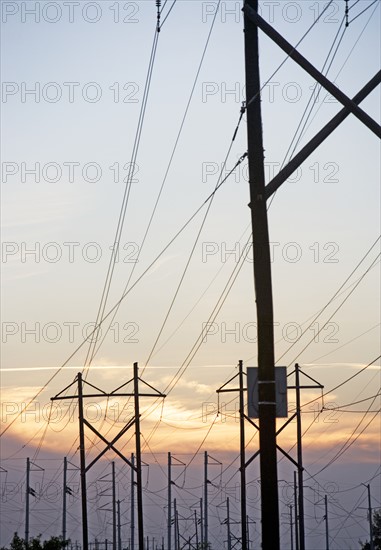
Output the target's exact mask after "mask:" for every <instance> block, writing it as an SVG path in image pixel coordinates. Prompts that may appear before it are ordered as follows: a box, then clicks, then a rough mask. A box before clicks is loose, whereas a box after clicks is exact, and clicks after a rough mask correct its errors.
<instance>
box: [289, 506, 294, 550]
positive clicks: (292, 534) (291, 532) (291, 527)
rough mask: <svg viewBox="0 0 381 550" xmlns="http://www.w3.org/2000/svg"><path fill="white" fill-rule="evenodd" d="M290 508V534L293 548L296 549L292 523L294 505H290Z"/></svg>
mask: <svg viewBox="0 0 381 550" xmlns="http://www.w3.org/2000/svg"><path fill="white" fill-rule="evenodd" d="M289 508H290V535H291V550H294V530H293V525H292V505H291V504H290V505H289Z"/></svg>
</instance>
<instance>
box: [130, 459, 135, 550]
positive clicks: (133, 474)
mask: <svg viewBox="0 0 381 550" xmlns="http://www.w3.org/2000/svg"><path fill="white" fill-rule="evenodd" d="M131 464H132V465H133V468H131V549H132V550H134V548H135V456H134V453H131Z"/></svg>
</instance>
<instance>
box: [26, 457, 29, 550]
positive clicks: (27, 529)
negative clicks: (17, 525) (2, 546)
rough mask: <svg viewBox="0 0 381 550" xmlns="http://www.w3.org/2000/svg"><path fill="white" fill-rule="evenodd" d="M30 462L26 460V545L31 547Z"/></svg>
mask: <svg viewBox="0 0 381 550" xmlns="http://www.w3.org/2000/svg"><path fill="white" fill-rule="evenodd" d="M29 480H30V460H29V458H27V459H26V492H25V544H26V546H28V545H29V495H30V492H29V491H30V487H29Z"/></svg>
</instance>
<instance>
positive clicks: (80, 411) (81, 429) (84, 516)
mask: <svg viewBox="0 0 381 550" xmlns="http://www.w3.org/2000/svg"><path fill="white" fill-rule="evenodd" d="M77 376H78V378H77V382H78V418H79V460H80V468H81V472H80V474H81V503H82V544H83V550H88V547H89V533H88V526H87V489H86V451H85V427H84V416H83V388H82V373H80V372H79V373H78V375H77Z"/></svg>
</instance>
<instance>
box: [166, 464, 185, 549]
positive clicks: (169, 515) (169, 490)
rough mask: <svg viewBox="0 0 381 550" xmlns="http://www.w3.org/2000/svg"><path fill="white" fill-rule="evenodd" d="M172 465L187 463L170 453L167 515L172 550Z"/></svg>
mask: <svg viewBox="0 0 381 550" xmlns="http://www.w3.org/2000/svg"><path fill="white" fill-rule="evenodd" d="M172 466H186V464H185V463H184V462H183V461H182V460H179V459H178V458H176V457H174V456H172V455H171V453H168V516H167V537H168V550H171V544H172V484H173V483H174V482H173V481H172Z"/></svg>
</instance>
